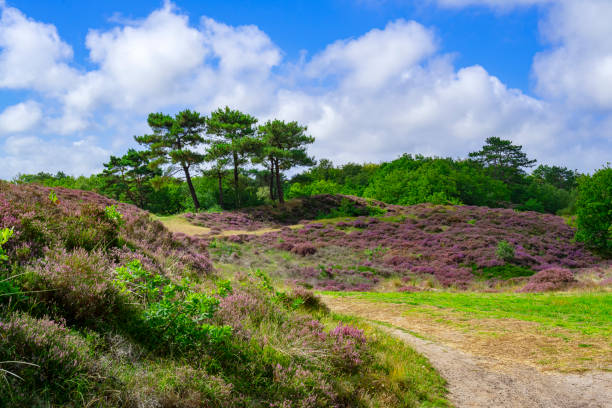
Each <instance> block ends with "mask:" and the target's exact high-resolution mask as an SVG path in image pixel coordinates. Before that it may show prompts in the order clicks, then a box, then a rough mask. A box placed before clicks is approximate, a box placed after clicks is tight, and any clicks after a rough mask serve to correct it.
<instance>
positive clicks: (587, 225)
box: [576, 167, 612, 255]
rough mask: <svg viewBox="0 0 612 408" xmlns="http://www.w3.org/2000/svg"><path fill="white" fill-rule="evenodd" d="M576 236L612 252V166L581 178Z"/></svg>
mask: <svg viewBox="0 0 612 408" xmlns="http://www.w3.org/2000/svg"><path fill="white" fill-rule="evenodd" d="M576 215H577V225H578V229H577V231H576V239H578V240H579V241H582V242H584V243H585V244H587V245H588V246H590V247H592V248H595V249H597V250H600V251H602V252H604V253H607V254H608V255H610V254H612V168H611V167H604V168H603V169H601V170H599V171H597V172H596V173H595V174H593V176H583V177H581V178H580V179H579V181H578V197H577V200H576Z"/></svg>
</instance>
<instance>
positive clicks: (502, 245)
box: [495, 241, 514, 262]
mask: <svg viewBox="0 0 612 408" xmlns="http://www.w3.org/2000/svg"><path fill="white" fill-rule="evenodd" d="M495 255H497V257H498V258H499V259H502V260H504V261H506V262H508V261H511V260H512V259H514V247H513V246H512V244H510V243H509V242H507V241H499V243H498V244H497V249H496V250H495Z"/></svg>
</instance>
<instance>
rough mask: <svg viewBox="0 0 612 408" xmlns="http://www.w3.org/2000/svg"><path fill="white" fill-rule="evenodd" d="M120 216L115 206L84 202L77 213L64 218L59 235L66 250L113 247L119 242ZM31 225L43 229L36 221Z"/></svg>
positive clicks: (33, 227)
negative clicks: (98, 205)
mask: <svg viewBox="0 0 612 408" xmlns="http://www.w3.org/2000/svg"><path fill="white" fill-rule="evenodd" d="M111 207H114V206H111ZM107 208H108V207H107ZM107 211H108V213H107ZM120 216H121V214H120V213H118V212H117V210H116V208H115V209H114V210H113V209H109V210H107V209H104V210H102V209H100V208H98V207H97V206H95V205H92V204H84V205H83V206H82V207H81V211H80V214H79V215H75V216H70V217H66V218H65V220H64V223H63V228H62V230H61V231H59V235H60V237H61V238H62V240H63V241H64V245H65V248H66V249H68V250H71V249H74V248H84V249H86V250H87V251H91V250H93V249H99V248H101V249H106V248H110V247H114V246H117V245H118V244H119V228H118V227H119V226H120V222H121V218H120ZM117 217H119V218H117ZM31 227H32V229H34V230H36V229H39V228H42V229H43V230H44V229H45V226H44V225H40V224H38V223H32V224H31Z"/></svg>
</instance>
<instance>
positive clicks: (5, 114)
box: [0, 101, 42, 135]
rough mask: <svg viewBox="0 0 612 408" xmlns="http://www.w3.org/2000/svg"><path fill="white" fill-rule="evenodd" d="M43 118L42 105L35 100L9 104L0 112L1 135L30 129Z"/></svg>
mask: <svg viewBox="0 0 612 408" xmlns="http://www.w3.org/2000/svg"><path fill="white" fill-rule="evenodd" d="M41 118H42V111H41V109H40V105H39V104H38V103H36V102H34V101H27V102H22V103H18V104H17V105H13V106H9V107H7V108H6V109H4V111H2V113H0V135H3V134H9V133H20V132H24V131H26V130H30V129H32V128H33V127H34V126H36V125H37V124H38V122H40V119H41Z"/></svg>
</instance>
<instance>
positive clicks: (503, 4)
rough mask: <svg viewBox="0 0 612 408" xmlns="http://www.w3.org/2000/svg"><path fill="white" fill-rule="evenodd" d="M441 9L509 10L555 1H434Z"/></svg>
mask: <svg viewBox="0 0 612 408" xmlns="http://www.w3.org/2000/svg"><path fill="white" fill-rule="evenodd" d="M436 1H437V2H438V4H439V5H440V6H443V7H455V8H460V7H468V6H486V7H493V8H496V9H510V8H513V7H519V6H533V5H540V4H549V3H551V2H553V1H555V0H436Z"/></svg>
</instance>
